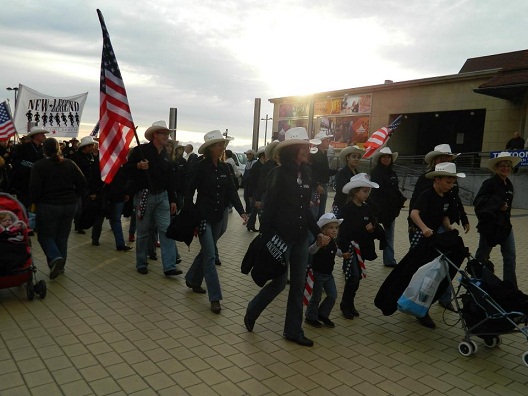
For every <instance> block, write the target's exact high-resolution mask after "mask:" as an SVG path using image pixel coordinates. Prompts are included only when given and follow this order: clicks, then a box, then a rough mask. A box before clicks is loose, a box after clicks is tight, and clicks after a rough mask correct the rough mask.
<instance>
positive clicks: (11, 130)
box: [0, 102, 16, 140]
mask: <svg viewBox="0 0 528 396" xmlns="http://www.w3.org/2000/svg"><path fill="white" fill-rule="evenodd" d="M15 132H16V129H15V124H13V119H12V118H11V112H10V111H9V107H8V106H7V103H6V102H2V103H0V140H7V139H9V138H10V137H11V136H13V135H14V134H15Z"/></svg>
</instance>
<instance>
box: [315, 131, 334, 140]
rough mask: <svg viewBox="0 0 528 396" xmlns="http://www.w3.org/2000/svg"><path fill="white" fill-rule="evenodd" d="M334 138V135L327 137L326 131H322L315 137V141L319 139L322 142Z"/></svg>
mask: <svg viewBox="0 0 528 396" xmlns="http://www.w3.org/2000/svg"><path fill="white" fill-rule="evenodd" d="M333 137H334V135H327V134H326V132H325V131H321V132H319V133H318V134H317V135H315V136H314V139H319V140H321V141H322V140H323V139H332V138H333Z"/></svg>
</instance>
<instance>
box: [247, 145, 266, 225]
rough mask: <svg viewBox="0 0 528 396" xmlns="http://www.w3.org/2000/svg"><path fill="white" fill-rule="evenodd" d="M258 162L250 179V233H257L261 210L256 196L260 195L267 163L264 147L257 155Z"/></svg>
mask: <svg viewBox="0 0 528 396" xmlns="http://www.w3.org/2000/svg"><path fill="white" fill-rule="evenodd" d="M256 157H257V161H256V162H255V164H254V165H253V166H252V168H251V172H250V175H249V179H248V188H249V195H250V196H251V198H252V200H253V205H252V208H251V213H250V214H249V219H248V222H247V229H248V231H257V229H256V228H255V225H256V222H257V215H258V214H259V212H260V209H259V208H257V207H256V206H255V195H256V194H257V193H258V192H257V191H258V187H259V180H260V174H261V173H262V168H263V167H264V163H265V162H266V154H265V152H264V147H260V148H259V149H258V150H257V153H256Z"/></svg>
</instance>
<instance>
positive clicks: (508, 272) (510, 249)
mask: <svg viewBox="0 0 528 396" xmlns="http://www.w3.org/2000/svg"><path fill="white" fill-rule="evenodd" d="M519 162H520V158H519V157H514V156H512V155H510V154H509V153H508V152H506V151H503V152H501V153H499V155H498V156H497V157H495V158H493V159H491V160H489V161H488V168H489V169H491V170H492V171H493V172H494V173H495V174H494V175H493V176H492V177H491V178H489V179H487V180H484V182H483V183H482V186H481V187H480V190H479V191H478V193H477V195H476V197H475V200H474V202H473V205H475V214H476V215H477V218H478V220H479V221H478V225H477V229H478V232H479V234H480V235H479V244H478V248H477V252H476V253H475V258H476V259H477V260H479V261H480V262H485V261H487V260H489V257H490V253H491V250H492V249H493V247H494V246H495V245H500V247H501V253H502V259H503V280H504V281H505V282H508V283H509V284H510V286H511V287H513V288H515V289H517V288H518V286H517V275H516V273H515V267H516V252H515V238H514V236H513V229H512V226H511V220H510V217H511V207H512V201H513V184H512V182H511V181H510V179H509V178H508V176H509V175H510V174H511V172H512V168H513V167H514V166H515V165H517V164H518V163H519Z"/></svg>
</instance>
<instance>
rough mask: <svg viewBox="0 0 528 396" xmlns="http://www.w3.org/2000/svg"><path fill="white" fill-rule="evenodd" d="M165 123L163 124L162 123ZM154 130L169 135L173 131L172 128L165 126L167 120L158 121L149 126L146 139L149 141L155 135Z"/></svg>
mask: <svg viewBox="0 0 528 396" xmlns="http://www.w3.org/2000/svg"><path fill="white" fill-rule="evenodd" d="M162 124H163V125H162ZM154 132H163V133H166V134H167V135H169V134H170V133H171V131H170V129H169V128H167V127H166V126H165V121H157V122H155V123H154V124H152V126H150V127H148V128H147V130H146V131H145V139H147V140H148V141H149V142H150V141H151V140H152V138H153V137H154Z"/></svg>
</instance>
